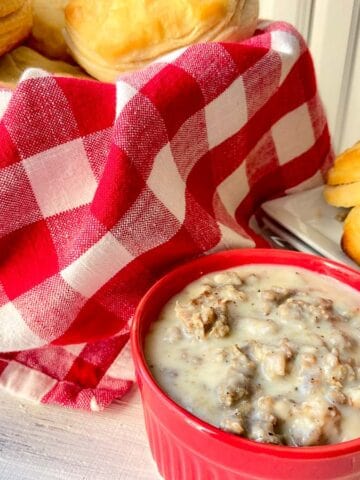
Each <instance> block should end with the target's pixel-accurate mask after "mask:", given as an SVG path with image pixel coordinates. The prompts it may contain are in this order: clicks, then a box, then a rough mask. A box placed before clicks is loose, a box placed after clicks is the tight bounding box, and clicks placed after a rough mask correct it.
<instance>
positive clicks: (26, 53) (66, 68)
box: [0, 46, 89, 88]
mask: <svg viewBox="0 0 360 480" xmlns="http://www.w3.org/2000/svg"><path fill="white" fill-rule="evenodd" d="M30 67H35V68H42V69H43V70H46V71H47V72H49V73H53V74H54V75H61V76H71V77H87V75H86V73H85V72H84V71H83V70H82V69H81V68H80V67H77V66H75V65H70V64H69V63H66V62H63V61H60V60H50V59H49V58H46V57H44V56H43V55H41V54H40V53H38V52H36V51H35V50H32V49H31V48H29V47H25V46H21V47H18V48H15V49H14V50H12V51H11V52H9V53H6V54H5V55H3V56H2V57H0V84H1V85H4V86H6V87H10V88H12V87H15V86H16V84H17V82H18V81H19V79H20V77H21V75H22V74H23V73H24V71H25V70H26V69H27V68H30ZM87 78H89V77H87Z"/></svg>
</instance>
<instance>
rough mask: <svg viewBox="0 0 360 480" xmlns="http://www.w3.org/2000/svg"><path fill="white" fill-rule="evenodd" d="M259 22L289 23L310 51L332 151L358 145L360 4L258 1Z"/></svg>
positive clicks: (337, 0)
mask: <svg viewBox="0 0 360 480" xmlns="http://www.w3.org/2000/svg"><path fill="white" fill-rule="evenodd" d="M260 17H261V18H268V19H274V20H285V21H288V22H290V23H292V24H293V25H295V27H296V28H297V29H298V30H299V31H300V32H301V33H302V35H303V36H304V38H305V40H306V41H307V43H308V45H309V46H310V50H311V53H312V56H313V59H314V63H315V70H316V74H317V79H318V86H319V91H320V95H321V98H322V100H323V103H324V106H325V109H326V112H327V116H328V121H329V127H330V131H331V133H332V139H333V145H334V149H335V152H337V153H338V152H340V151H342V150H344V149H345V148H347V147H349V146H351V145H352V144H354V143H355V142H356V141H358V140H360V0H260Z"/></svg>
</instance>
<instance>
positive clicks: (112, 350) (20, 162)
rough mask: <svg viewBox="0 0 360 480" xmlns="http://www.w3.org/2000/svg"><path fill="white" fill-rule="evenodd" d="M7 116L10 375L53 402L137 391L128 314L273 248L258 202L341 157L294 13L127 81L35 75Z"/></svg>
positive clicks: (5, 106)
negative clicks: (213, 268) (181, 268)
mask: <svg viewBox="0 0 360 480" xmlns="http://www.w3.org/2000/svg"><path fill="white" fill-rule="evenodd" d="M0 112H1V114H2V118H1V123H0V351H1V352H3V353H2V354H1V355H0V385H1V386H2V387H4V388H5V389H8V390H9V391H12V392H14V393H17V394H19V395H23V396H26V397H28V398H32V399H33V400H36V401H39V402H43V403H57V404H61V405H66V406H72V407H79V408H85V409H98V408H102V407H103V406H105V405H107V404H108V403H109V402H111V400H112V399H114V398H115V397H120V396H121V395H123V394H124V393H125V392H126V391H127V390H128V389H129V388H130V386H131V379H130V378H129V376H128V375H127V374H126V372H124V371H123V368H122V365H123V363H124V357H127V356H128V355H129V353H128V351H127V349H124V346H125V345H126V343H127V340H128V335H129V323H130V321H131V318H132V316H133V313H134V309H135V307H136V305H137V303H138V301H139V299H140V298H141V296H142V295H143V294H144V293H145V291H146V290H147V289H148V288H149V286H150V285H151V284H152V283H153V282H154V280H156V279H157V278H158V277H159V276H160V275H162V274H163V273H164V272H166V271H167V270H168V269H169V268H171V267H172V266H174V265H175V264H177V263H179V262H183V261H185V260H187V259H190V258H193V257H196V256H198V255H201V254H204V253H208V252H214V251H217V250H220V249H226V248H233V247H252V246H256V245H262V244H263V240H262V239H261V238H260V237H259V236H257V235H256V234H255V233H254V232H253V231H252V230H251V228H250V226H249V220H250V217H251V216H252V214H253V213H254V212H255V210H256V209H257V207H258V206H259V205H260V204H261V203H262V202H264V201H265V200H268V199H270V198H272V197H275V196H280V195H284V194H285V193H286V192H287V191H291V190H292V189H294V188H299V189H301V188H308V187H310V186H314V185H316V184H318V183H320V182H321V181H322V180H321V173H320V172H321V170H325V169H326V168H327V166H328V165H329V162H331V153H330V141H329V133H328V128H327V124H326V119H325V116H324V113H323V110H322V107H321V104H320V102H319V98H318V95H317V89H316V82H315V78H314V70H313V65H312V61H311V58H310V54H309V51H308V49H307V47H306V45H305V43H304V41H303V40H302V39H301V37H300V36H299V34H298V33H297V32H296V31H294V30H293V28H292V27H290V26H289V25H287V24H284V23H271V24H270V23H267V24H265V23H263V24H262V25H260V29H259V30H258V31H257V34H256V35H255V36H254V37H253V38H251V39H249V40H247V41H244V42H242V43H212V44H205V45H201V44H200V45H194V46H190V47H188V48H186V49H182V50H179V51H176V52H174V53H172V54H170V55H168V56H166V57H163V58H162V59H160V60H159V61H158V62H155V63H153V64H152V65H150V66H149V67H148V68H146V69H145V70H143V71H140V72H136V73H132V74H129V75H125V76H122V77H121V78H120V79H119V81H118V82H117V83H116V86H115V85H107V84H102V83H99V82H95V81H87V80H78V79H69V78H56V77H52V76H50V75H48V74H46V72H43V71H39V70H30V71H28V72H27V73H26V74H25V76H24V77H23V80H22V81H21V83H20V84H19V85H18V87H17V89H16V90H15V91H14V92H13V93H11V92H7V91H5V90H3V91H1V92H0Z"/></svg>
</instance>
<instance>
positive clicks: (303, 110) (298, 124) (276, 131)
mask: <svg viewBox="0 0 360 480" xmlns="http://www.w3.org/2000/svg"><path fill="white" fill-rule="evenodd" d="M271 134H272V137H273V140H274V144H275V148H276V153H277V156H278V160H279V164H280V165H284V164H285V163H287V162H289V161H290V160H292V159H294V158H296V157H298V156H299V155H301V154H303V153H305V152H306V151H307V150H309V148H311V147H312V146H313V145H314V143H315V135H314V130H313V126H312V123H311V118H310V115H309V110H308V107H307V105H306V103H305V104H303V105H301V106H300V107H298V108H296V109H295V110H293V111H292V112H290V113H288V114H287V115H285V116H284V117H282V118H280V120H279V121H278V122H276V123H275V124H274V125H273V127H272V129H271Z"/></svg>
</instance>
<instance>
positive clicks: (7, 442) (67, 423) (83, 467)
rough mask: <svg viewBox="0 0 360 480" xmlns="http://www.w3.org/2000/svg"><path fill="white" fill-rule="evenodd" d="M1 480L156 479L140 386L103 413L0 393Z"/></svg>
mask: <svg viewBox="0 0 360 480" xmlns="http://www.w3.org/2000/svg"><path fill="white" fill-rule="evenodd" d="M0 425H1V426H0V478H1V480H50V479H51V480H158V479H161V477H160V475H159V474H158V473H157V470H156V466H155V464H154V462H153V460H152V458H151V454H150V450H149V447H148V442H147V438H146V433H145V427H144V420H143V413H142V407H141V403H140V395H139V392H138V390H137V388H136V387H134V389H133V391H132V392H130V394H129V395H127V397H125V398H124V399H123V400H122V401H118V402H115V403H114V404H113V405H111V406H110V407H108V408H107V409H105V410H104V411H103V412H99V413H88V412H83V411H78V410H70V409H64V408H60V407H51V406H44V405H34V404H31V403H27V402H24V401H22V400H19V399H18V398H15V397H12V396H10V395H9V394H7V393H5V392H3V391H0Z"/></svg>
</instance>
